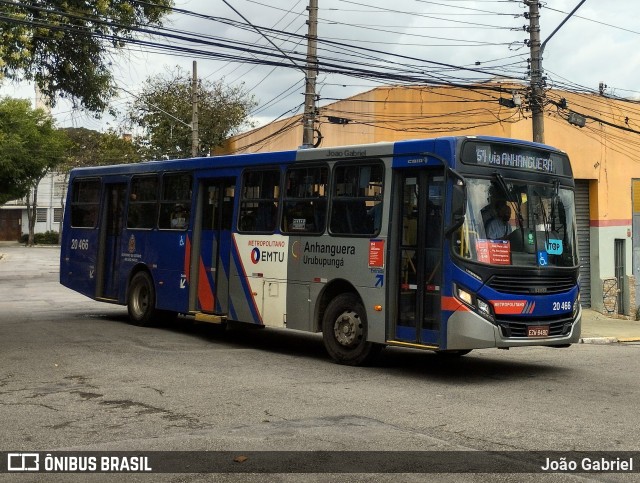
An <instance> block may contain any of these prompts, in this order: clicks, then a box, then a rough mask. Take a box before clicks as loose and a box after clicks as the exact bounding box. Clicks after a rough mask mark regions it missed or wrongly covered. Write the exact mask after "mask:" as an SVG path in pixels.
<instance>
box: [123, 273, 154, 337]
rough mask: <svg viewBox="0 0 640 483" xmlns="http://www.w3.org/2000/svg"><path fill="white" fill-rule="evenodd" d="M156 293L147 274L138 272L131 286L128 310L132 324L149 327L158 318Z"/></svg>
mask: <svg viewBox="0 0 640 483" xmlns="http://www.w3.org/2000/svg"><path fill="white" fill-rule="evenodd" d="M155 307H156V291H155V288H154V286H153V280H151V277H150V276H149V274H148V273H147V272H138V273H136V274H135V275H134V276H133V278H132V279H131V283H130V284H129V296H128V299H127V309H128V311H129V319H130V320H131V323H133V324H135V325H140V326H149V325H151V324H152V323H153V322H154V319H155V316H156V310H155Z"/></svg>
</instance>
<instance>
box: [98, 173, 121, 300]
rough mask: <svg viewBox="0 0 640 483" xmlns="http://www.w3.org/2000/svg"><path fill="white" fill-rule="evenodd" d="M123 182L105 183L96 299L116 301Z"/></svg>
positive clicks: (117, 293) (118, 278)
mask: <svg viewBox="0 0 640 483" xmlns="http://www.w3.org/2000/svg"><path fill="white" fill-rule="evenodd" d="M126 194H127V184H126V183H105V185H104V190H103V199H102V216H101V217H100V230H99V232H100V242H99V248H98V260H97V267H96V278H97V280H96V282H97V283H96V298H99V299H108V300H118V295H119V280H120V277H119V273H120V252H121V246H120V245H121V242H122V227H123V216H124V203H125V197H126Z"/></svg>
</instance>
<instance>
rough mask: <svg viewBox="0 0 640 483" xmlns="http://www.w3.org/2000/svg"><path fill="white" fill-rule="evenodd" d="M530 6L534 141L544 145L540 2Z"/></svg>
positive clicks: (530, 0)
mask: <svg viewBox="0 0 640 483" xmlns="http://www.w3.org/2000/svg"><path fill="white" fill-rule="evenodd" d="M528 4H529V48H530V49H531V99H530V105H531V116H532V121H533V124H532V130H533V140H534V141H535V142H537V143H544V85H543V76H542V51H541V49H540V10H539V4H538V0H528Z"/></svg>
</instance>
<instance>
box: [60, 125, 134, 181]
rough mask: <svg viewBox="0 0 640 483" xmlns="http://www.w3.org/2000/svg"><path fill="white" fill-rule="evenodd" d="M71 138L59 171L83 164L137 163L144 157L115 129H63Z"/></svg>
mask: <svg viewBox="0 0 640 483" xmlns="http://www.w3.org/2000/svg"><path fill="white" fill-rule="evenodd" d="M62 130H63V131H64V132H65V134H66V135H67V137H68V138H69V139H70V140H71V146H70V148H69V150H68V152H67V158H66V160H65V162H64V165H63V166H61V167H60V168H61V169H59V171H61V172H64V171H69V170H71V169H73V168H79V167H82V166H103V165H107V164H123V163H137V162H138V161H141V160H142V158H141V156H140V153H139V151H138V149H137V147H136V146H135V145H134V144H133V143H132V142H131V141H130V140H127V139H125V138H123V137H122V136H121V135H120V134H118V133H117V132H116V131H114V130H108V131H107V132H99V131H93V130H91V129H86V128H83V127H80V128H76V127H70V128H64V129H62Z"/></svg>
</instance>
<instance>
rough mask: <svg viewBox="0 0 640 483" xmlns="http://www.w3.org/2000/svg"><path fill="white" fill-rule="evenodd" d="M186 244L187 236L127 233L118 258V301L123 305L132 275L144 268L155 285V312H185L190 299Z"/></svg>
mask: <svg viewBox="0 0 640 483" xmlns="http://www.w3.org/2000/svg"><path fill="white" fill-rule="evenodd" d="M187 243H188V238H187V232H174V231H167V232H164V231H156V230H127V231H126V234H125V236H124V237H123V241H122V250H121V252H120V253H119V254H118V256H120V257H121V259H120V275H121V276H120V289H119V292H118V301H119V302H120V303H122V304H125V303H126V294H127V289H128V283H129V280H130V279H131V273H132V271H133V270H134V269H137V268H139V267H140V265H144V266H145V267H146V269H147V270H149V272H150V273H151V277H152V279H153V281H154V285H155V289H156V308H158V309H163V310H172V311H174V312H186V311H187V309H188V299H189V288H188V284H187V274H186V273H185V263H186V262H185V251H186V247H187ZM187 266H188V265H187Z"/></svg>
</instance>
